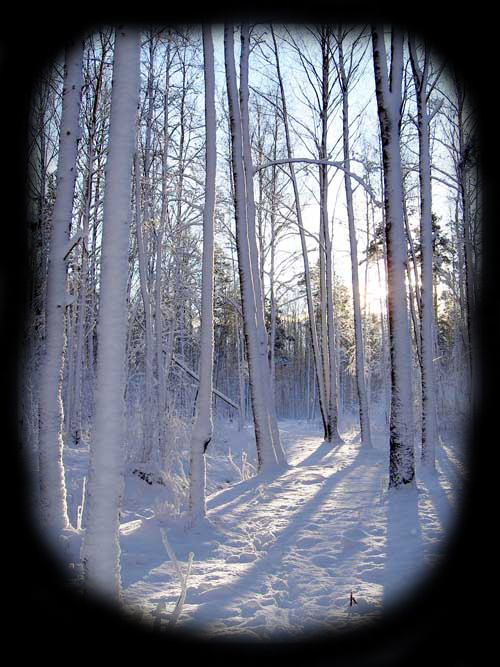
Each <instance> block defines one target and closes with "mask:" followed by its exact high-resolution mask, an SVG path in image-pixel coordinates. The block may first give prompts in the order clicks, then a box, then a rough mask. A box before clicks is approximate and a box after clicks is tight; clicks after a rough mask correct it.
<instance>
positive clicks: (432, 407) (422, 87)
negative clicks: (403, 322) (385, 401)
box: [409, 37, 437, 468]
mask: <svg viewBox="0 0 500 667" xmlns="http://www.w3.org/2000/svg"><path fill="white" fill-rule="evenodd" d="M409 46H410V60H411V66H412V70H413V80H414V83H415V93H416V97H417V126H418V147H419V179H420V244H421V248H422V265H421V281H422V287H421V290H420V304H421V305H420V310H421V316H420V344H421V351H420V355H421V369H422V462H423V463H425V464H426V465H428V466H429V467H432V468H434V465H435V446H436V435H437V433H436V388H435V383H434V363H433V357H434V353H433V351H434V311H433V304H432V266H433V258H432V255H433V247H432V246H433V242H432V199H431V159H430V150H429V113H428V110H427V81H428V70H429V52H428V49H427V48H426V50H425V61H424V66H423V69H421V68H420V65H419V62H418V56H417V52H416V47H415V42H414V40H413V39H412V38H411V37H410V40H409Z"/></svg>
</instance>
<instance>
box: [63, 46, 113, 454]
mask: <svg viewBox="0 0 500 667" xmlns="http://www.w3.org/2000/svg"><path fill="white" fill-rule="evenodd" d="M104 59H105V53H103V54H102V57H101V60H100V63H99V69H98V73H97V80H96V83H95V91H94V95H93V99H92V111H91V117H90V124H89V130H88V151H87V165H86V178H85V181H86V182H85V194H84V202H83V216H82V217H83V229H82V242H81V258H82V259H81V268H80V285H79V297H78V313H77V321H76V342H75V372H74V376H75V379H74V399H73V402H72V409H71V417H70V423H69V429H68V435H69V436H70V438H71V439H72V440H73V442H74V443H75V444H78V443H79V442H80V438H81V432H82V379H83V378H82V376H83V358H84V342H85V341H84V333H85V324H86V322H87V301H88V294H87V291H88V290H87V287H88V274H89V254H90V253H89V229H90V213H91V212H90V207H91V203H92V197H93V192H92V187H93V177H94V160H95V144H96V139H97V137H96V128H97V111H98V107H99V97H100V92H101V86H102V80H103V70H104ZM88 94H89V93H88ZM97 185H98V184H97ZM97 195H98V187H96V197H95V199H97ZM90 337H91V338H92V336H90Z"/></svg>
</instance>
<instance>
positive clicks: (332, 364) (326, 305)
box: [319, 26, 343, 443]
mask: <svg viewBox="0 0 500 667" xmlns="http://www.w3.org/2000/svg"><path fill="white" fill-rule="evenodd" d="M330 46H331V42H330V33H329V28H328V27H326V26H322V34H321V49H322V56H323V64H322V78H321V103H322V107H321V114H320V117H321V145H320V156H319V159H320V160H327V158H328V122H329V105H330ZM319 207H320V239H321V240H322V244H323V247H322V248H320V297H321V335H322V344H323V368H324V371H325V384H326V388H327V396H328V425H327V440H328V441H329V442H333V443H340V442H343V441H342V438H341V437H340V434H339V430H338V398H337V363H336V352H335V325H334V312H333V275H332V273H333V266H332V243H331V239H330V230H329V221H328V167H327V165H326V164H321V165H320V167H319Z"/></svg>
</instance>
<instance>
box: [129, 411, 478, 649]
mask: <svg viewBox="0 0 500 667" xmlns="http://www.w3.org/2000/svg"><path fill="white" fill-rule="evenodd" d="M280 427H281V432H282V434H283V440H284V444H285V447H286V449H287V452H288V457H289V462H290V464H291V466H292V467H290V469H288V470H287V471H286V472H284V473H283V474H282V475H281V476H279V477H278V478H274V479H263V478H254V479H251V480H247V481H244V482H240V483H239V484H234V485H232V486H230V487H229V488H226V489H224V490H222V491H219V492H217V493H214V494H212V495H211V496H210V498H209V500H208V508H209V512H208V518H209V520H210V524H207V525H204V526H202V527H200V528H199V529H196V530H190V531H186V530H185V529H184V527H183V526H182V525H181V524H179V523H178V524H174V523H171V522H170V523H168V525H165V524H161V525H163V526H164V528H165V529H166V531H167V534H168V538H169V541H170V543H171V545H172V547H173V549H174V551H175V553H176V555H177V558H178V559H179V561H180V562H181V566H184V567H185V564H186V562H187V559H188V554H189V552H190V551H193V552H194V564H193V568H192V572H191V576H190V579H189V589H188V593H187V598H186V603H185V606H184V611H183V613H182V616H181V619H180V621H179V624H180V625H182V627H184V628H192V629H193V630H197V631H200V632H209V633H210V634H211V635H216V634H219V633H222V634H224V635H227V634H234V633H236V634H237V635H238V636H240V635H242V634H243V635H244V636H246V637H251V636H252V637H262V638H265V637H271V636H273V637H274V636H279V634H280V631H284V632H285V633H292V634H298V633H300V632H301V631H302V630H303V629H304V628H305V629H307V628H308V627H309V628H320V627H322V626H323V627H324V626H325V624H327V625H331V624H332V623H334V624H335V626H336V627H339V626H340V625H343V624H345V623H346V622H350V620H352V618H353V617H356V616H357V617H358V618H359V614H360V613H365V614H366V613H367V614H371V613H377V611H378V609H379V608H380V606H381V605H382V604H384V603H385V602H387V601H388V600H390V599H391V596H392V595H395V597H398V594H400V593H401V591H403V594H404V592H405V591H409V588H408V587H409V585H411V584H412V583H413V582H414V581H415V578H416V577H417V578H418V574H419V572H424V573H425V572H426V571H427V570H428V569H429V566H430V565H431V564H432V562H433V561H434V560H435V558H436V557H437V556H438V554H439V550H440V547H441V548H442V546H443V544H442V542H441V538H442V537H443V534H444V533H445V530H444V529H445V527H446V528H447V529H448V527H449V525H450V519H453V517H454V512H453V508H454V505H455V502H456V497H457V491H458V490H459V487H460V482H461V481H462V480H463V478H464V475H465V473H464V471H463V467H462V466H461V464H460V461H459V459H458V458H457V456H456V454H455V452H454V450H453V449H452V448H451V447H450V446H448V445H446V446H443V447H439V448H438V449H439V451H438V454H437V457H438V464H437V469H438V474H437V476H436V477H434V476H431V475H429V474H428V473H426V472H425V471H421V470H419V471H418V490H417V491H412V490H404V491H402V492H398V493H396V494H395V493H394V492H392V493H388V492H387V490H386V487H387V455H388V454H387V437H385V436H383V435H380V434H379V435H378V436H377V434H375V438H374V442H375V448H374V449H373V450H372V451H369V452H365V451H363V450H362V449H361V448H360V446H359V444H358V443H357V440H356V434H355V433H344V434H343V437H344V438H345V440H346V443H345V444H344V445H341V446H338V447H334V448H332V447H331V446H329V445H327V444H325V443H322V442H321V438H320V437H318V436H317V435H315V434H314V433H313V432H312V431H311V426H309V425H308V424H305V423H301V422H284V423H283V424H281V425H280ZM440 542H441V543H440ZM122 550H123V554H122V577H123V581H124V586H125V597H126V600H127V601H129V602H130V603H132V604H134V606H135V605H140V607H141V608H142V609H143V610H144V611H152V610H153V609H154V608H155V607H156V605H157V603H158V602H159V601H165V602H166V610H167V612H170V611H171V610H172V609H173V607H174V606H175V602H176V600H177V597H178V595H179V583H178V580H177V578H176V576H175V571H174V568H173V565H172V563H171V562H170V561H169V560H168V559H167V557H166V554H165V550H164V548H163V546H162V543H161V535H160V523H159V522H158V521H157V520H155V519H150V520H136V521H131V522H128V523H126V524H124V525H122ZM351 591H352V592H353V594H354V596H355V598H356V599H357V601H358V603H359V604H358V605H354V606H353V607H352V608H351V609H350V608H349V596H350V593H351ZM167 617H168V613H166V614H165V618H167Z"/></svg>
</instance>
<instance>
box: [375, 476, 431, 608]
mask: <svg viewBox="0 0 500 667" xmlns="http://www.w3.org/2000/svg"><path fill="white" fill-rule="evenodd" d="M419 493H420V491H419V490H418V488H417V487H416V486H412V487H408V488H404V487H403V488H401V489H390V490H389V491H388V492H387V536H386V559H385V565H384V594H383V601H384V607H386V608H387V607H389V608H392V607H393V605H394V604H395V603H397V602H402V601H404V600H405V599H406V597H407V596H408V595H409V594H410V593H411V591H412V589H413V588H414V586H415V585H416V584H417V583H418V579H419V578H420V576H421V575H422V573H423V572H422V571H423V569H424V566H423V543H422V532H421V526H420V518H419V513H418V498H419Z"/></svg>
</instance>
